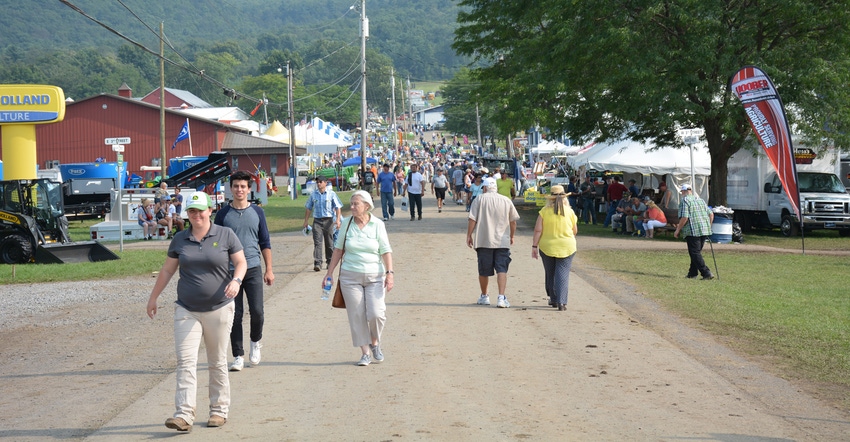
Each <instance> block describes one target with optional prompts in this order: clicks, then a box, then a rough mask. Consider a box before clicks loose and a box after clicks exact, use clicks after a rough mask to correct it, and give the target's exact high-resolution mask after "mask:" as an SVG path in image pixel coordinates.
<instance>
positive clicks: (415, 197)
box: [402, 164, 425, 221]
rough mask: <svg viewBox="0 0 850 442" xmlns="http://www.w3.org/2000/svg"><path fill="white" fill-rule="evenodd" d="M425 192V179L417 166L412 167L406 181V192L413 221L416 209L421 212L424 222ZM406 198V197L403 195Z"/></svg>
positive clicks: (420, 217)
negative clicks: (423, 197) (423, 205)
mask: <svg viewBox="0 0 850 442" xmlns="http://www.w3.org/2000/svg"><path fill="white" fill-rule="evenodd" d="M424 190H425V177H423V176H422V174H421V173H419V166H418V165H416V164H411V165H410V172H409V173H408V174H407V179H406V180H405V181H404V192H405V193H407V199H408V201H409V203H408V205H409V206H410V209H409V210H410V220H411V221H413V220H414V219H415V217H414V216H413V212H414V209H416V210H417V211H418V212H419V220H420V221H421V220H422V193H423V192H424ZM402 196H404V195H402Z"/></svg>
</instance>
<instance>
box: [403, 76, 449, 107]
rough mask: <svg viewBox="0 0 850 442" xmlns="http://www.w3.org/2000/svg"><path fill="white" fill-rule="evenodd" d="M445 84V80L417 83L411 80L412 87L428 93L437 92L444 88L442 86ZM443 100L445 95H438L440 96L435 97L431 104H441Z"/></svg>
mask: <svg viewBox="0 0 850 442" xmlns="http://www.w3.org/2000/svg"><path fill="white" fill-rule="evenodd" d="M445 84H446V83H445V82H436V81H417V82H415V83H414V82H411V84H410V88H411V89H415V90H422V91H425V94H428V93H429V92H437V91H440V90H442V88H443V86H444V85H445ZM442 102H443V97H441V96H438V97H435V98H434V100H433V101H431V103H430V104H431V106H439V105H440V104H441V103H442Z"/></svg>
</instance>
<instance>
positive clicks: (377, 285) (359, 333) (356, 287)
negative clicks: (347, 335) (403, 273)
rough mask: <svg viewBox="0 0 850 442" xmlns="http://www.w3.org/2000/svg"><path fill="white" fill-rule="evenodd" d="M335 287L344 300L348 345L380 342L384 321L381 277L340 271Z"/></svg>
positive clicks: (385, 306)
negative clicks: (349, 335)
mask: <svg viewBox="0 0 850 442" xmlns="http://www.w3.org/2000/svg"><path fill="white" fill-rule="evenodd" d="M339 284H340V287H341V288H342V296H343V298H345V310H346V312H347V313H348V326H349V327H351V342H352V343H353V344H354V346H355V347H360V346H363V345H369V344H371V343H372V341H373V340H375V341H376V342H378V343H380V342H381V332H382V331H383V330H384V323H385V322H387V304H386V302H385V297H384V295H385V291H384V275H381V274H380V273H357V272H350V271H347V270H340V272H339Z"/></svg>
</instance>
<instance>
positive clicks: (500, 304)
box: [496, 295, 511, 308]
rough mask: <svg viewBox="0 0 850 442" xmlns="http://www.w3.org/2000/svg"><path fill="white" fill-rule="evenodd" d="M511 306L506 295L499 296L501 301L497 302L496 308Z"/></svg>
mask: <svg viewBox="0 0 850 442" xmlns="http://www.w3.org/2000/svg"><path fill="white" fill-rule="evenodd" d="M510 306H511V303H510V302H508V298H507V296H505V295H499V301H498V302H496V307H499V308H508V307H510Z"/></svg>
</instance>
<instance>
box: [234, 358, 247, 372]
mask: <svg viewBox="0 0 850 442" xmlns="http://www.w3.org/2000/svg"><path fill="white" fill-rule="evenodd" d="M243 368H245V360H244V359H242V356H237V357H236V359H234V360H233V363H232V364H230V371H242V369H243Z"/></svg>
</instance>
